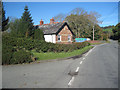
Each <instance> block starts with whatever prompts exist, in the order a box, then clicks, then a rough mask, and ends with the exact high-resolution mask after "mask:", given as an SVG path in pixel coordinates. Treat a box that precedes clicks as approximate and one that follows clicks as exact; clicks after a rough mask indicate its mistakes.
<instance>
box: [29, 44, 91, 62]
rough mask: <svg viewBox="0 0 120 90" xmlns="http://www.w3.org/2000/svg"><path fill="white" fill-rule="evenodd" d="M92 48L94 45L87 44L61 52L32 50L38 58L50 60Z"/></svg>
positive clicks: (81, 52)
mask: <svg viewBox="0 0 120 90" xmlns="http://www.w3.org/2000/svg"><path fill="white" fill-rule="evenodd" d="M91 48H92V46H86V47H84V48H81V49H77V50H74V51H72V52H70V51H69V52H59V53H54V52H47V53H38V52H36V51H35V50H32V51H31V52H32V53H33V55H34V56H35V57H36V58H38V60H49V59H62V58H66V57H71V56H76V55H81V54H83V53H84V52H86V51H88V50H89V49H91Z"/></svg>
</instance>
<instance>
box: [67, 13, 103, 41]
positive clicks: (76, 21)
mask: <svg viewBox="0 0 120 90" xmlns="http://www.w3.org/2000/svg"><path fill="white" fill-rule="evenodd" d="M66 21H68V23H69V25H70V27H71V29H72V30H73V32H74V33H75V35H76V37H82V38H91V39H92V37H93V36H92V35H93V22H92V21H91V20H90V19H89V15H88V14H86V13H84V14H80V15H79V14H71V15H69V16H67V17H66ZM94 26H95V39H96V40H98V39H100V38H101V33H100V32H101V28H100V27H99V25H97V24H95V25H94Z"/></svg>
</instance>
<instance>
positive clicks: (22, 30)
mask: <svg viewBox="0 0 120 90" xmlns="http://www.w3.org/2000/svg"><path fill="white" fill-rule="evenodd" d="M3 12H4V14H3V15H2V17H3V18H4V19H3V21H2V23H3V25H4V26H3V27H2V64H3V65H9V64H22V63H30V62H34V61H36V60H48V59H57V58H64V57H69V56H75V55H80V54H82V53H84V52H85V51H87V50H89V49H90V48H91V47H92V46H90V43H89V42H83V43H73V44H54V43H48V42H45V39H44V35H43V32H42V30H40V29H35V28H34V26H33V20H32V17H31V14H30V12H29V10H28V7H27V6H25V8H24V12H23V14H22V16H21V18H20V19H16V18H14V19H12V20H11V19H9V17H8V18H7V19H6V18H5V11H4V8H3ZM91 15H92V14H91ZM69 17H71V18H69ZM77 17H78V18H82V17H84V15H82V16H81V14H80V15H70V16H68V17H66V19H65V20H68V21H69V24H70V22H71V21H72V18H75V19H76V20H78V19H77ZM92 17H94V14H93V15H92ZM84 19H85V17H84ZM79 20H81V19H79ZM79 20H78V21H77V22H76V21H74V22H73V23H74V24H75V25H72V22H71V24H70V26H71V28H74V30H73V31H74V33H76V35H77V36H76V37H81V35H82V37H89V36H90V38H92V31H90V32H89V31H88V30H89V29H90V28H91V29H90V30H92V25H91V26H90V27H89V28H86V27H85V25H86V26H87V25H88V24H92V22H91V21H90V20H89V23H88V22H87V20H86V19H85V22H84V20H82V21H79ZM8 21H9V22H8ZM90 22H91V23H90ZM4 23H5V24H4ZM80 23H81V24H82V23H83V24H84V25H83V27H84V28H86V29H80V28H82V27H81V26H79V27H76V25H79V24H80ZM75 28H76V29H75ZM81 30H85V31H81ZM95 30H96V31H95V39H96V40H107V39H106V38H104V36H105V35H104V36H102V34H101V32H100V31H101V30H102V29H101V28H100V27H99V25H97V24H95ZM88 32H89V33H88ZM80 33H82V34H80Z"/></svg>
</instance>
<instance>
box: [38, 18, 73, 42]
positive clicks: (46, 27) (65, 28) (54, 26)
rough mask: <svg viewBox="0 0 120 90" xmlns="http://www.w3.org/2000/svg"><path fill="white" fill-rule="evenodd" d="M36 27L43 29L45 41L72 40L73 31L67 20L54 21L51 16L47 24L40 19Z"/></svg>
mask: <svg viewBox="0 0 120 90" xmlns="http://www.w3.org/2000/svg"><path fill="white" fill-rule="evenodd" d="M37 27H38V28H39V29H41V30H43V33H44V38H45V41H46V42H51V43H63V44H69V43H72V42H73V36H74V33H73V32H72V30H71V29H70V27H69V25H68V24H67V22H54V19H53V18H52V19H50V23H49V24H44V21H43V20H42V19H41V21H40V24H39V25H37Z"/></svg>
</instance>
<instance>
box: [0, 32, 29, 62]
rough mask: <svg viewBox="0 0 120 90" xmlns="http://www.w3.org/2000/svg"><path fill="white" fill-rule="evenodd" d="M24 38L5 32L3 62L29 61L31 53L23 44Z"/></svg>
mask: <svg viewBox="0 0 120 90" xmlns="http://www.w3.org/2000/svg"><path fill="white" fill-rule="evenodd" d="M23 43H24V44H25V42H24V40H23V39H22V38H21V39H18V38H15V37H11V36H10V35H9V34H7V33H6V34H5V33H4V34H3V37H2V64H19V63H27V62H28V63H29V62H30V61H31V53H29V52H26V51H25V49H24V48H23V46H22V44H23Z"/></svg>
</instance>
